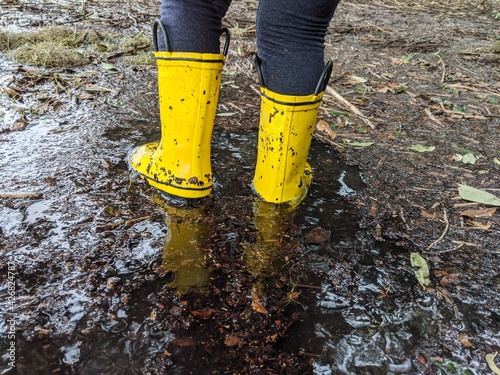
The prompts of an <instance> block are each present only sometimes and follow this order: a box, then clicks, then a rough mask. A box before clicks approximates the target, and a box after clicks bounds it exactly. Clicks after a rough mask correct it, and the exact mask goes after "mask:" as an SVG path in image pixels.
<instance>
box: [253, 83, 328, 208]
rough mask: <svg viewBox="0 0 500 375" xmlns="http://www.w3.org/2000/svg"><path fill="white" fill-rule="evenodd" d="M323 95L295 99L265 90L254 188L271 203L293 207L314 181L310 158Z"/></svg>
mask: <svg viewBox="0 0 500 375" xmlns="http://www.w3.org/2000/svg"><path fill="white" fill-rule="evenodd" d="M322 97H323V94H322V93H320V94H317V95H316V94H312V95H307V96H291V95H282V94H278V93H274V92H272V91H270V90H268V89H266V88H264V87H263V88H261V109H260V110H261V114H260V123H259V136H258V151H257V163H256V168H255V176H254V180H253V185H254V188H255V190H256V191H257V193H258V194H259V195H260V196H261V197H262V198H263V199H264V200H265V201H267V202H271V203H285V202H288V203H290V204H293V203H294V202H296V201H299V202H300V200H301V199H302V198H303V197H304V196H305V194H306V192H307V188H308V186H309V184H310V181H311V175H310V173H311V172H310V167H309V165H308V164H307V155H308V153H309V147H310V145H311V139H312V134H313V132H314V128H315V125H316V116H317V113H318V108H319V106H320V103H321V100H322Z"/></svg>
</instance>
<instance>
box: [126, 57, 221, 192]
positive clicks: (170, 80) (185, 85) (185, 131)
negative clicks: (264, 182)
mask: <svg viewBox="0 0 500 375" xmlns="http://www.w3.org/2000/svg"><path fill="white" fill-rule="evenodd" d="M155 56H156V59H157V65H158V94H159V101H160V120H161V140H160V142H159V143H152V144H147V145H143V146H141V147H139V148H137V149H136V150H134V151H133V153H132V155H131V157H130V163H131V166H132V167H133V168H134V169H135V170H137V171H138V172H139V173H140V174H141V175H143V176H144V177H146V178H147V180H148V182H149V183H150V184H151V185H152V186H154V187H156V188H158V189H159V190H161V191H163V192H165V193H168V194H172V195H175V196H180V197H183V198H201V197H204V196H207V195H209V194H210V192H211V189H212V169H211V163H210V158H211V152H210V141H211V137H212V130H213V124H214V120H215V113H216V109H217V102H218V99H219V88H220V81H221V75H222V68H223V65H224V61H225V56H224V55H220V54H200V53H191V52H156V53H155Z"/></svg>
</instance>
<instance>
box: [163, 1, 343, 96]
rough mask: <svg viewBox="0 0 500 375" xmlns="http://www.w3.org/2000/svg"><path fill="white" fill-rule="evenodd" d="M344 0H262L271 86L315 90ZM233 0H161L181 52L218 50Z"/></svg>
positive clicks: (264, 57) (263, 53) (262, 44)
mask: <svg viewBox="0 0 500 375" xmlns="http://www.w3.org/2000/svg"><path fill="white" fill-rule="evenodd" d="M339 1H340V0H260V2H259V8H258V11H257V21H256V28H257V47H258V54H259V57H260V60H261V63H262V65H261V66H262V72H263V76H264V80H265V84H266V87H267V88H268V89H270V90H272V91H274V92H277V93H280V94H286V95H309V94H312V93H313V92H314V89H315V88H316V85H317V83H318V80H319V77H320V75H321V72H322V70H323V67H324V40H325V34H326V31H327V28H328V24H329V23H330V20H331V19H332V17H333V13H334V12H335V8H336V7H337V5H338V3H339ZM230 4H231V0H162V6H161V19H162V21H163V23H164V24H165V27H166V29H167V33H168V35H169V41H170V48H171V50H172V51H177V52H201V53H219V51H220V45H219V32H220V29H221V24H222V18H223V17H224V15H225V14H226V11H227V9H228V7H229V5H230Z"/></svg>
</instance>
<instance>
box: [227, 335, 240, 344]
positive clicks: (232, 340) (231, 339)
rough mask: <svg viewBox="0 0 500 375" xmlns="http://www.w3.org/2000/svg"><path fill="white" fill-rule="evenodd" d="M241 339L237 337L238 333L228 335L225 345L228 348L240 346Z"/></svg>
mask: <svg viewBox="0 0 500 375" xmlns="http://www.w3.org/2000/svg"><path fill="white" fill-rule="evenodd" d="M241 341H242V340H241V339H240V338H239V337H238V335H236V333H230V334H227V335H226V337H225V339H224V345H226V346H238V345H239V344H240V343H241Z"/></svg>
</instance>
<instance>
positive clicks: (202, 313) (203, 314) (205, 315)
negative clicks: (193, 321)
mask: <svg viewBox="0 0 500 375" xmlns="http://www.w3.org/2000/svg"><path fill="white" fill-rule="evenodd" d="M215 312H216V311H215V310H214V309H206V310H194V311H191V314H193V316H196V317H197V318H201V319H209V318H211V317H212V315H214V313H215Z"/></svg>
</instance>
